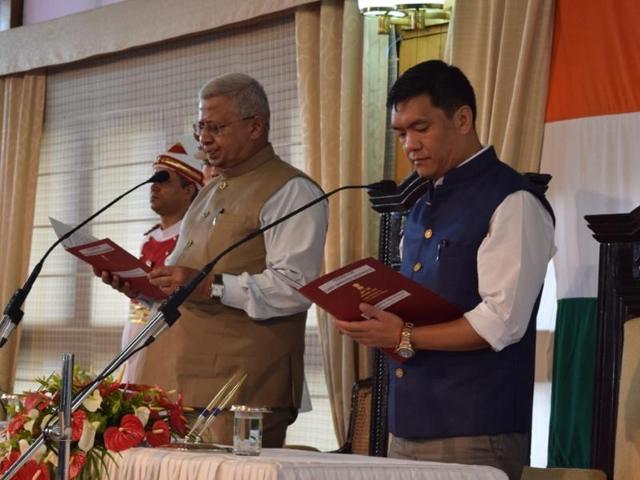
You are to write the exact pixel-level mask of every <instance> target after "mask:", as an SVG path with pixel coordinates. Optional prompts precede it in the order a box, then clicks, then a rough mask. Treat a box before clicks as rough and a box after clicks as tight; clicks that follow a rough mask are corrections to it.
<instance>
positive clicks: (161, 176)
mask: <svg viewBox="0 0 640 480" xmlns="http://www.w3.org/2000/svg"><path fill="white" fill-rule="evenodd" d="M168 180H169V172H167V171H166V170H158V171H157V172H156V173H154V174H153V175H152V176H151V178H150V179H149V180H147V183H163V182H166V181H168Z"/></svg>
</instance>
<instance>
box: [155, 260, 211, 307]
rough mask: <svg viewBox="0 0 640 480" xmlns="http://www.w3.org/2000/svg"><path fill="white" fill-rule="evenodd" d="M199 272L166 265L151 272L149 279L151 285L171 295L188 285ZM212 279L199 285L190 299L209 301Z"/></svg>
mask: <svg viewBox="0 0 640 480" xmlns="http://www.w3.org/2000/svg"><path fill="white" fill-rule="evenodd" d="M197 273H198V270H195V269H193V268H188V267H180V266H177V265H170V266H169V265H165V266H164V267H158V268H154V269H153V270H151V271H150V272H149V273H148V274H147V277H148V278H149V283H150V284H151V285H154V286H156V287H158V288H159V289H160V290H162V291H163V292H164V293H166V294H167V295H171V294H172V293H173V292H175V290H176V289H177V288H178V287H179V286H180V285H184V284H185V283H187V282H188V281H189V280H191V279H192V278H193V277H195V276H196V274H197ZM210 284H211V280H210V279H208V278H207V279H205V280H203V281H202V282H200V283H199V284H198V286H197V287H196V289H195V290H194V291H193V292H191V295H190V296H189V298H191V299H192V300H208V299H209V285H210Z"/></svg>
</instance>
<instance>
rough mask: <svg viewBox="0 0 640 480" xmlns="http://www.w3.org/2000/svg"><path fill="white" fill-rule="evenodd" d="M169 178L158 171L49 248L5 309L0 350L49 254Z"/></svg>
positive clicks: (13, 328)
mask: <svg viewBox="0 0 640 480" xmlns="http://www.w3.org/2000/svg"><path fill="white" fill-rule="evenodd" d="M169 178H170V177H169V172H167V171H166V170H159V171H157V172H156V173H154V174H153V175H152V176H151V177H150V178H149V179H148V180H145V181H144V182H142V183H139V184H138V185H136V186H135V187H133V188H131V189H129V190H127V191H126V192H125V193H123V194H122V195H120V196H119V197H117V198H116V199H115V200H112V201H111V202H109V203H108V204H107V205H105V206H104V207H102V208H101V209H100V210H98V211H97V212H95V213H94V214H93V215H91V216H90V217H89V218H87V219H86V220H85V221H83V222H82V223H79V224H78V225H77V226H75V227H74V228H72V229H71V230H69V231H68V232H67V233H65V234H64V235H62V236H61V237H60V238H59V239H58V240H56V241H55V242H54V243H53V245H51V247H49V250H47V251H46V253H45V254H44V255H43V256H42V258H41V259H40V261H39V262H38V263H37V264H36V266H35V267H33V270H32V271H31V274H30V275H29V277H28V278H27V281H26V282H24V285H23V286H22V287H21V288H18V289H17V290H16V292H15V293H14V294H13V296H12V297H11V299H10V300H9V303H7V305H6V307H5V308H4V311H3V317H2V321H1V322H0V348H2V347H3V346H4V344H5V343H7V340H8V339H9V337H10V336H11V333H12V332H13V330H15V328H16V327H17V326H18V324H19V323H20V321H21V320H22V317H23V316H24V312H23V311H22V310H21V307H22V304H23V303H24V301H25V300H26V298H27V295H28V294H29V292H30V291H31V287H33V283H34V282H35V281H36V278H38V275H40V270H42V266H43V265H44V261H45V260H46V258H47V257H48V256H49V254H50V253H51V252H52V251H53V249H54V248H56V247H57V246H58V245H59V244H60V243H62V242H63V241H64V240H66V239H67V238H69V237H70V236H71V235H72V234H73V233H75V232H76V231H78V230H79V229H80V228H82V227H84V226H85V225H86V224H87V223H89V222H90V221H91V220H93V219H94V218H95V217H97V216H98V215H100V214H101V213H102V212H104V211H105V210H106V209H107V208H109V207H110V206H111V205H113V204H114V203H116V202H118V201H119V200H121V199H122V198H123V197H125V196H127V195H129V194H130V193H131V192H133V191H134V190H136V189H138V188H140V187H141V186H143V185H146V184H147V183H163V182H166V181H167V180H169Z"/></svg>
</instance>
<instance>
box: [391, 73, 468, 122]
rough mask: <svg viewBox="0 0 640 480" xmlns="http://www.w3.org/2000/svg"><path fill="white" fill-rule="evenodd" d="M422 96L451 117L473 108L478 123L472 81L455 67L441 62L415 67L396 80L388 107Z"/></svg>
mask: <svg viewBox="0 0 640 480" xmlns="http://www.w3.org/2000/svg"><path fill="white" fill-rule="evenodd" d="M418 95H427V96H428V97H429V98H430V99H431V103H432V104H433V106H434V107H436V108H439V109H441V110H443V111H444V112H445V113H446V115H447V117H449V118H451V117H453V114H454V113H455V112H456V111H457V110H458V109H459V108H460V107H462V106H463V105H467V106H469V108H470V109H471V113H472V114H473V123H474V125H475V121H476V95H475V93H474V92H473V87H472V86H471V83H470V82H469V79H468V78H467V77H466V76H465V74H464V73H462V71H461V70H460V69H459V68H458V67H454V66H453V65H448V64H446V63H445V62H443V61H441V60H429V61H427V62H422V63H419V64H417V65H414V66H413V67H411V68H410V69H408V70H407V71H405V72H404V73H403V74H402V75H400V77H398V79H397V80H396V81H395V83H394V84H393V86H392V87H391V90H389V95H388V97H387V107H389V108H394V107H395V106H396V105H397V104H398V103H400V102H404V101H405V100H409V99H410V98H413V97H416V96H418Z"/></svg>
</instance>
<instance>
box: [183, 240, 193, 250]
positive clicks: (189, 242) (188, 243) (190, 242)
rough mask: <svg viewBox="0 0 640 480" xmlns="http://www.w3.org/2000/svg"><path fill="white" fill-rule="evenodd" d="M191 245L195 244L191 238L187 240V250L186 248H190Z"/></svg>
mask: <svg viewBox="0 0 640 480" xmlns="http://www.w3.org/2000/svg"><path fill="white" fill-rule="evenodd" d="M191 245H193V240H189V241H188V242H187V244H186V245H185V246H184V248H185V250H186V249H187V248H189V247H190V246H191Z"/></svg>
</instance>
